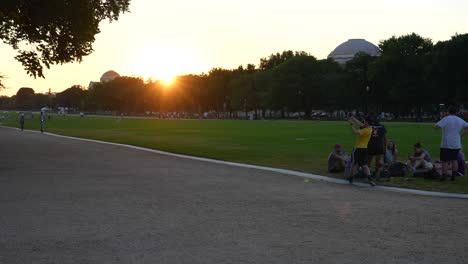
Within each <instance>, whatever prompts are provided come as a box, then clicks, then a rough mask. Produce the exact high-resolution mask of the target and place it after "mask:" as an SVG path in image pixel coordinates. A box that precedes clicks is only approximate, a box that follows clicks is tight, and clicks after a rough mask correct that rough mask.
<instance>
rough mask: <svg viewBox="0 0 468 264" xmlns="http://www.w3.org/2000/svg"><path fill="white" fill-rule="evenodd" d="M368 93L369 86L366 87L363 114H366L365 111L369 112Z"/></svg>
mask: <svg viewBox="0 0 468 264" xmlns="http://www.w3.org/2000/svg"><path fill="white" fill-rule="evenodd" d="M369 92H370V86H369V85H368V86H366V94H365V98H366V105H365V107H366V110H365V112H366V114H367V111H368V110H369Z"/></svg>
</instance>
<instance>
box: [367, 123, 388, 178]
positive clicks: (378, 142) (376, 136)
mask: <svg viewBox="0 0 468 264" xmlns="http://www.w3.org/2000/svg"><path fill="white" fill-rule="evenodd" d="M369 120H370V123H369V124H370V125H371V127H372V135H371V138H370V140H369V144H368V146H367V151H368V154H369V166H370V167H371V166H372V161H373V160H374V159H375V174H376V175H377V176H379V175H380V171H381V168H382V166H383V164H384V156H385V151H386V148H387V129H386V128H385V126H384V125H382V124H380V123H379V121H378V120H377V118H375V117H374V116H372V117H370V118H369Z"/></svg>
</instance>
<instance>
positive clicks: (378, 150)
mask: <svg viewBox="0 0 468 264" xmlns="http://www.w3.org/2000/svg"><path fill="white" fill-rule="evenodd" d="M367 153H368V154H369V155H370V156H378V155H384V154H385V148H384V146H383V144H382V145H380V144H379V145H374V144H369V146H368V147H367Z"/></svg>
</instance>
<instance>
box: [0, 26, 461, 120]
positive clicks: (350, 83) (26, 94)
mask: <svg viewBox="0 0 468 264" xmlns="http://www.w3.org/2000/svg"><path fill="white" fill-rule="evenodd" d="M379 47H380V49H381V51H382V53H381V55H380V56H378V57H372V56H370V55H367V54H365V53H359V54H357V55H356V56H355V57H354V59H352V60H350V61H349V62H347V63H346V64H345V65H340V64H338V63H336V62H335V61H333V60H331V59H324V60H318V59H317V58H315V57H314V56H312V55H310V54H309V53H306V52H303V51H301V52H293V51H284V52H282V53H276V54H272V55H270V56H269V57H265V58H262V59H261V60H260V62H259V64H258V65H255V64H247V66H245V67H244V66H239V67H238V68H237V69H223V68H213V69H211V70H210V71H209V72H208V73H203V74H190V75H183V76H179V77H177V79H176V80H175V81H174V83H173V84H171V85H170V87H168V86H167V84H164V83H162V82H159V81H151V80H150V81H144V80H143V79H141V78H134V77H120V78H117V79H115V80H113V81H110V82H107V83H100V84H97V85H95V86H94V87H93V88H92V89H85V88H83V87H81V86H76V85H75V86H72V87H70V88H68V89H66V90H64V91H63V92H61V93H58V94H56V96H55V97H54V96H51V95H47V94H35V93H34V91H31V90H32V89H31V90H29V89H24V88H22V89H20V90H19V91H18V93H17V94H16V95H14V96H12V97H2V98H0V107H1V108H2V109H18V110H26V109H37V108H40V107H44V106H50V107H59V106H62V107H68V108H73V109H76V110H79V111H86V112H102V111H106V112H115V113H129V114H130V113H133V114H137V113H143V112H148V111H150V112H160V113H161V112H187V113H201V112H210V111H211V112H214V113H229V115H230V116H234V115H235V113H238V112H247V111H254V112H255V113H256V114H258V115H259V116H263V117H268V116H269V115H271V113H276V115H279V116H282V117H286V116H287V115H288V113H291V112H297V113H301V114H302V115H303V117H304V118H308V117H310V116H311V114H312V112H313V111H314V110H319V109H320V110H325V111H334V110H344V111H351V110H358V111H373V112H390V113H394V114H396V115H408V114H416V115H418V114H421V113H435V112H438V111H439V105H440V104H458V105H463V104H466V102H468V87H467V86H468V67H466V62H467V61H468V34H463V35H458V34H457V35H455V36H453V37H452V38H451V39H450V40H447V41H441V42H438V43H433V42H432V41H431V40H430V39H428V38H424V37H422V36H420V35H417V34H415V33H413V34H409V35H403V36H399V37H396V36H394V37H391V38H389V39H386V40H383V41H381V42H380V44H379Z"/></svg>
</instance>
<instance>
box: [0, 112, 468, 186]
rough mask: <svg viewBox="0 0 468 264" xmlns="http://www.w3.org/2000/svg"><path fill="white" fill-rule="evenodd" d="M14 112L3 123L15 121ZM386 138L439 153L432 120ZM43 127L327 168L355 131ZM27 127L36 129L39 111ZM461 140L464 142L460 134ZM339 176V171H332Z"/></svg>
mask: <svg viewBox="0 0 468 264" xmlns="http://www.w3.org/2000/svg"><path fill="white" fill-rule="evenodd" d="M17 118H18V117H17V116H16V115H12V116H11V117H9V118H7V119H6V120H5V121H4V122H3V125H7V126H16V127H17V126H18V123H17V121H16V120H17ZM385 125H386V127H387V130H388V131H389V134H388V136H389V139H392V140H394V141H395V142H396V144H397V148H398V150H399V157H400V160H401V159H403V158H404V159H406V157H407V156H408V155H409V154H411V151H412V146H413V144H414V143H415V142H418V141H420V142H422V143H423V145H424V146H425V148H426V149H427V150H429V152H430V153H431V154H432V156H433V158H438V152H439V150H438V149H439V142H440V133H441V132H440V131H436V130H434V129H433V125H432V124H414V123H387V124H385ZM46 127H47V128H46V130H47V131H48V132H53V133H57V134H62V135H68V136H74V137H82V138H90V139H98V140H104V141H110V142H117V143H124V144H131V145H136V146H142V147H147V148H154V149H159V150H165V151H169V152H174V153H182V154H188V155H194V156H200V157H208V158H213V159H219V160H227V161H235V162H242V163H249V164H256V165H264V166H271V167H277V168H286V169H292V170H298V171H304V172H311V173H317V174H321V175H330V174H329V173H327V171H326V170H327V156H328V154H329V153H330V152H331V151H332V148H333V145H334V144H335V143H341V144H343V146H344V147H345V150H346V151H347V152H348V153H349V152H350V151H351V149H352V146H353V142H354V136H353V135H352V134H351V131H350V126H349V125H348V123H346V122H311V121H307V122H306V121H231V120H151V119H131V118H128V119H123V120H122V121H118V120H117V119H116V118H112V117H85V118H80V117H78V116H57V115H54V116H52V119H51V121H50V122H47V124H46ZM25 128H26V129H34V130H38V129H39V121H38V115H37V114H36V115H35V119H33V120H26V125H25ZM464 146H465V147H466V146H467V142H466V140H465V142H464ZM332 176H335V177H342V175H332ZM385 184H386V185H391V186H402V187H408V188H418V189H426V190H435V191H450V192H458V193H468V177H462V178H460V179H458V180H457V181H456V182H443V183H440V182H438V181H434V180H424V179H419V178H413V177H409V178H393V179H392V180H391V181H390V182H386V183H385Z"/></svg>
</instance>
